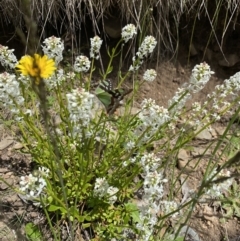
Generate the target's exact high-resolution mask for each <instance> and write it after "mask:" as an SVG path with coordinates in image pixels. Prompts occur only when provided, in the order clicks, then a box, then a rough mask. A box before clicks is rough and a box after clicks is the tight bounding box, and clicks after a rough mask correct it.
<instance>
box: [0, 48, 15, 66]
mask: <svg viewBox="0 0 240 241" xmlns="http://www.w3.org/2000/svg"><path fill="white" fill-rule="evenodd" d="M13 51H14V49H8V47H5V46H2V45H0V62H1V64H2V66H3V67H5V68H8V67H9V68H10V69H14V68H15V65H16V63H17V58H16V56H15V55H14V54H13Z"/></svg>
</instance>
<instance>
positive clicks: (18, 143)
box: [13, 142, 23, 150]
mask: <svg viewBox="0 0 240 241" xmlns="http://www.w3.org/2000/svg"><path fill="white" fill-rule="evenodd" d="M22 148H23V144H22V143H20V142H17V143H16V144H15V145H14V146H13V149H15V150H19V149H22Z"/></svg>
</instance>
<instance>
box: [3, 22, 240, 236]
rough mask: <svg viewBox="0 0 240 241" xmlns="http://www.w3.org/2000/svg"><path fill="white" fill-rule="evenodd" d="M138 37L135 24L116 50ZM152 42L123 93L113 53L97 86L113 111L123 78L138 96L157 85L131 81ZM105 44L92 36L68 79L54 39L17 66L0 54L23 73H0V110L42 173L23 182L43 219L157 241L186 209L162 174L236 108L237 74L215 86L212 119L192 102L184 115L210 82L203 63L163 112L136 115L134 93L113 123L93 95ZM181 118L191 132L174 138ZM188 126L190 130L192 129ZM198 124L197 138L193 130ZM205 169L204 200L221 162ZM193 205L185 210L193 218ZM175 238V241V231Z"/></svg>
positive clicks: (145, 104) (149, 106) (148, 77)
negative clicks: (114, 81)
mask: <svg viewBox="0 0 240 241" xmlns="http://www.w3.org/2000/svg"><path fill="white" fill-rule="evenodd" d="M136 33H137V30H136V28H135V26H134V25H132V24H130V25H127V26H126V27H124V28H123V30H122V39H121V40H120V42H119V43H118V44H117V46H119V45H120V44H121V43H122V45H121V47H122V48H123V47H124V45H125V44H126V43H127V42H128V41H129V40H130V39H132V38H133V37H134V36H135V35H136ZM156 44H157V42H156V40H155V38H154V37H153V36H147V37H145V38H144V40H143V42H142V44H141V45H140V47H139V49H138V51H137V52H136V55H135V56H134V57H133V63H132V65H131V66H130V68H129V71H128V72H127V73H125V74H122V73H120V74H119V76H120V80H119V83H118V89H114V88H112V86H111V82H109V81H108V82H107V81H106V79H107V76H108V75H109V73H110V72H111V70H112V60H113V58H114V57H115V56H116V55H117V54H116V51H117V49H118V48H117V47H116V48H113V49H112V53H111V54H110V61H109V65H108V67H107V70H106V71H103V72H102V77H103V79H102V80H100V83H99V88H101V86H102V88H103V91H104V92H108V94H109V96H110V104H111V105H112V107H116V108H117V107H119V106H120V105H121V102H122V101H123V98H124V97H125V96H124V95H123V93H122V92H121V91H119V87H121V86H122V85H123V83H124V82H125V80H126V77H127V76H129V75H132V76H133V77H134V78H135V83H136V86H135V85H134V86H133V87H132V89H133V93H136V91H137V90H138V89H137V87H138V86H141V83H142V81H149V82H151V81H154V79H155V78H156V76H157V73H156V71H155V70H153V69H149V70H146V71H145V73H144V75H143V80H139V79H136V78H137V77H136V75H135V73H136V71H138V70H139V68H140V66H141V64H142V63H143V61H144V60H145V58H146V57H148V56H149V55H150V54H151V53H152V52H153V50H154V48H155V46H156ZM101 45H102V40H101V39H100V38H99V37H98V36H95V37H94V38H92V39H91V49H90V54H89V55H90V59H89V58H88V57H87V56H83V55H80V56H77V57H76V59H75V63H74V64H73V68H72V70H71V71H70V72H66V71H65V70H64V69H61V68H60V66H59V63H60V61H61V60H62V50H63V44H62V42H61V40H60V39H58V38H56V37H50V38H48V39H46V40H45V41H44V45H43V46H42V48H43V52H44V55H43V56H40V55H38V54H35V55H34V56H24V57H22V59H21V60H20V61H19V62H18V63H17V61H16V58H15V57H14V55H13V50H8V48H7V47H3V46H0V61H1V62H2V63H3V65H4V66H5V67H8V68H10V69H12V70H13V69H14V68H16V69H17V74H10V73H7V72H4V73H2V74H0V102H1V104H2V106H3V107H4V108H8V109H9V110H10V111H11V113H12V115H13V118H15V119H16V120H17V121H18V125H19V127H20V130H21V140H22V142H24V144H25V147H26V148H27V150H25V152H28V153H29V154H31V157H32V160H33V161H34V162H36V163H37V164H38V166H39V169H38V171H37V172H34V173H33V174H29V175H27V176H22V177H21V180H20V183H19V185H20V187H19V191H20V193H21V195H22V197H23V198H24V199H25V200H27V201H34V203H37V204H38V205H41V207H42V208H43V209H44V210H45V213H52V214H55V215H56V216H57V217H60V218H61V220H63V219H67V220H68V221H69V222H70V223H71V222H74V221H77V222H78V223H79V224H81V226H82V228H83V229H84V230H87V229H89V230H91V233H93V234H92V237H91V238H92V239H93V240H94V239H95V240H114V239H115V240H116V239H118V240H130V239H131V240H133V239H134V240H153V239H154V238H156V237H158V238H159V239H158V240H160V238H162V236H161V235H162V234H158V229H159V227H160V228H161V227H162V226H163V223H164V220H166V219H169V218H174V219H177V220H178V221H179V223H180V221H181V215H180V214H181V212H182V208H183V206H181V205H182V204H180V203H178V202H177V198H176V195H175V193H174V184H175V183H176V182H177V180H178V179H179V177H180V175H179V176H178V175H177V176H175V175H173V174H172V173H171V170H170V171H169V173H166V171H165V170H166V168H167V167H168V166H169V165H170V166H172V167H175V164H176V163H175V162H174V156H176V155H177V153H178V152H179V149H180V148H182V147H183V146H184V145H186V144H187V143H189V141H190V140H192V139H193V138H194V137H195V136H196V135H197V133H198V132H200V131H201V130H203V129H206V128H208V127H209V126H210V124H211V123H214V122H215V121H216V120H217V119H219V117H220V116H222V115H223V114H224V113H226V112H228V111H230V108H231V107H233V106H234V105H235V104H236V103H238V101H239V97H238V96H235V95H234V91H238V90H239V86H240V85H239V83H238V82H239V78H238V75H239V74H236V76H234V77H232V78H230V80H228V81H225V82H224V84H223V86H222V87H221V86H218V87H217V88H216V91H215V92H214V93H212V95H210V96H209V97H208V100H207V101H206V102H205V103H203V105H204V106H208V107H209V103H212V108H213V110H214V111H212V112H210V113H207V112H206V109H204V108H201V103H194V104H193V106H192V109H191V111H192V113H191V116H188V115H187V111H186V110H185V108H184V107H185V105H186V102H187V101H188V100H189V98H191V96H192V95H193V94H194V93H196V92H198V91H200V90H201V89H202V88H203V87H204V85H205V84H206V83H207V82H208V81H209V79H210V77H211V75H212V74H213V72H212V71H211V69H210V66H209V65H207V64H206V63H201V64H199V65H197V66H195V68H194V69H193V71H192V75H191V78H190V82H189V83H188V84H185V86H184V87H183V88H180V89H179V90H178V91H177V93H176V94H175V96H174V97H173V98H172V99H171V100H170V101H169V105H168V107H167V108H164V107H161V106H159V105H157V103H156V102H155V101H154V100H152V99H144V100H143V101H142V103H141V108H139V109H138V111H137V112H136V113H133V112H132V110H131V109H132V105H133V95H132V96H131V95H130V97H128V98H127V101H126V103H125V106H124V113H123V114H121V115H117V114H115V113H113V112H112V111H107V110H108V108H105V107H106V104H105V106H104V104H102V103H101V98H100V99H98V97H97V95H96V92H94V90H92V91H91V90H90V89H91V81H92V75H93V72H94V69H95V66H94V61H96V60H98V59H99V58H100V48H101ZM30 83H31V84H30ZM229 94H232V95H233V98H234V99H233V101H232V102H231V103H227V102H226V101H225V100H224V97H225V96H226V95H229ZM217 96H221V97H222V98H221V99H217ZM114 102H116V103H117V105H115V103H114ZM36 107H38V108H36ZM106 109H107V110H106ZM220 109H221V111H219V110H220ZM238 111H239V110H238ZM211 113H213V114H211ZM182 120H184V123H185V125H184V126H183V127H182V128H181V129H179V130H176V126H177V123H179V122H180V121H182ZM187 124H189V125H191V126H192V128H190V129H189V130H188V131H186V126H187ZM195 125H198V127H200V130H197V131H196V128H195ZM152 147H154V149H153V150H152ZM170 157H171V158H170ZM170 159H172V160H173V161H169V160H170ZM172 170H174V168H173V169H172ZM207 170H208V178H205V183H204V182H203V183H204V185H201V187H200V189H199V191H198V192H197V193H196V196H198V197H200V196H201V195H202V194H203V193H204V192H206V190H205V187H206V185H205V184H206V182H207V183H208V185H209V184H210V183H211V182H212V181H215V180H216V164H214V163H213V162H211V161H209V164H208V168H207ZM172 172H173V171H172ZM206 176H207V174H206ZM230 184H231V183H229V182H228V183H227V184H226V185H227V186H228V187H229V186H230ZM167 189H168V192H166V190H167ZM216 190H217V191H218V193H219V192H220V191H221V190H222V189H221V188H218V187H216V186H213V191H212V192H211V194H212V195H213V194H214V193H215V194H216ZM214 191H215V192H214ZM206 193H207V192H206ZM136 199H137V201H136ZM195 200H196V198H193V199H192V200H190V201H188V202H186V203H184V207H186V206H188V207H190V208H189V210H190V211H191V210H192V206H191V205H192V204H194V202H195ZM190 211H189V212H190ZM49 222H50V219H49ZM50 226H51V225H50ZM157 227H158V229H157ZM86 232H87V231H86ZM71 235H73V233H72V234H71ZM159 235H160V236H159ZM174 235H175V237H177V232H175V234H174Z"/></svg>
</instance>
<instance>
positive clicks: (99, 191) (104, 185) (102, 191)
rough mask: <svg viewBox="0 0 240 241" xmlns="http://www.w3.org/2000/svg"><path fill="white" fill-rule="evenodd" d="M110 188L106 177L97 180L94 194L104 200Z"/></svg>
mask: <svg viewBox="0 0 240 241" xmlns="http://www.w3.org/2000/svg"><path fill="white" fill-rule="evenodd" d="M108 188H109V184H108V182H107V180H106V178H105V177H103V178H96V181H95V186H94V190H93V193H94V195H95V196H98V197H100V198H102V197H104V196H105V195H106V193H107V190H108Z"/></svg>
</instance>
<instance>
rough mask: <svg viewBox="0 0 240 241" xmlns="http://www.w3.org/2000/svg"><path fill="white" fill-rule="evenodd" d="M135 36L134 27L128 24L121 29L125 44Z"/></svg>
mask: <svg viewBox="0 0 240 241" xmlns="http://www.w3.org/2000/svg"><path fill="white" fill-rule="evenodd" d="M136 34H137V31H136V27H135V26H134V25H133V24H128V25H126V26H125V27H124V28H123V29H122V39H123V41H124V42H125V43H127V42H128V41H129V40H130V39H132V38H133V36H134V35H136Z"/></svg>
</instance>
